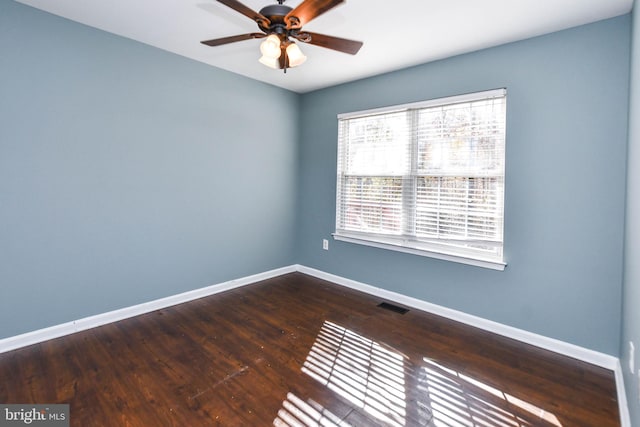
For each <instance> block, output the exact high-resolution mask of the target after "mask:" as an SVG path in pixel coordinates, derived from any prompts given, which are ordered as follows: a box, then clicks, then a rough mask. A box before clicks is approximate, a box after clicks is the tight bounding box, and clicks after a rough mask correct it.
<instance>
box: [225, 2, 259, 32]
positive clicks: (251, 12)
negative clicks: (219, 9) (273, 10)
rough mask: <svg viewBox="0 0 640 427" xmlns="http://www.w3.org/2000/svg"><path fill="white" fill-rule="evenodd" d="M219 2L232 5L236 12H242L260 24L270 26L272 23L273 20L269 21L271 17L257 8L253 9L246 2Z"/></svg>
mask: <svg viewBox="0 0 640 427" xmlns="http://www.w3.org/2000/svg"><path fill="white" fill-rule="evenodd" d="M218 2H220V3H222V4H223V5H225V6H228V7H230V8H231V9H233V10H235V11H236V12H240V13H241V14H243V15H244V16H247V17H249V18H250V19H252V20H254V21H256V22H257V23H258V24H259V25H262V26H265V27H268V26H269V24H270V23H271V21H269V19H268V18H267V17H266V16H264V15H262V14H261V13H259V12H256V11H255V10H253V9H251V8H250V7H248V6H245V5H244V4H242V3H240V2H239V1H237V0H218Z"/></svg>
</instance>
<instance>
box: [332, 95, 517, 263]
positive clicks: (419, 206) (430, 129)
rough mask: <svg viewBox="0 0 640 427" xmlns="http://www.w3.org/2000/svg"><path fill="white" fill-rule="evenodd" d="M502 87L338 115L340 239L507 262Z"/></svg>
mask: <svg viewBox="0 0 640 427" xmlns="http://www.w3.org/2000/svg"><path fill="white" fill-rule="evenodd" d="M505 122H506V90H505V89H498V90H492V91H486V92H480V93H474V94H469V95H461V96H455V97H449V98H442V99H436V100H431V101H426V102H420V103H414V104H408V105H402V106H396V107H388V108H381V109H376V110H369V111H364V112H357V113H348V114H341V115H339V116H338V127H339V129H338V179H337V203H336V232H335V234H334V238H335V239H337V240H343V241H349V242H353V243H361V244H366V245H371V246H376V247H382V248H386V249H394V250H399V251H403V252H410V253H415V254H418V255H425V256H432V257H436V258H441V259H448V260H452V261H458V262H464V263H468V264H473V265H479V266H483V267H489V268H495V269H499V270H502V269H504V266H505V263H504V260H503V251H502V246H503V216H504V159H505Z"/></svg>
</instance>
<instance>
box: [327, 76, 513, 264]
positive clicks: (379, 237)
mask: <svg viewBox="0 0 640 427" xmlns="http://www.w3.org/2000/svg"><path fill="white" fill-rule="evenodd" d="M506 96H507V90H506V88H499V89H492V90H488V91H482V92H473V93H468V94H463V95H455V96H449V97H444V98H437V99H431V100H427V101H420V102H414V103H408V104H402V105H395V106H389V107H382V108H375V109H369V110H363V111H356V112H350V113H341V114H338V116H337V118H338V126H342V123H341V122H342V121H344V120H349V119H356V118H363V117H366V116H374V115H380V114H389V115H391V114H394V113H400V112H410V111H417V110H420V109H425V108H431V107H442V106H446V105H452V104H460V103H467V102H473V101H483V100H490V99H495V98H504V103H505V111H504V147H503V152H502V154H503V156H504V157H503V159H502V170H501V174H500V175H499V178H501V183H502V188H501V191H500V196H501V197H502V199H501V201H500V206H499V209H501V211H500V212H499V213H500V222H499V226H500V227H501V230H500V235H501V237H502V239H501V241H500V242H499V244H500V246H501V247H502V251H501V256H500V257H498V256H495V257H494V256H483V255H482V254H479V251H474V250H473V249H467V248H464V247H463V246H461V245H460V246H455V247H454V246H447V244H446V242H444V243H443V242H436V241H428V242H427V241H424V242H421V241H417V240H411V241H409V240H407V239H403V238H402V236H391V235H385V234H377V233H371V232H363V231H354V230H345V229H341V228H340V225H341V224H340V218H341V217H340V215H341V214H340V209H341V208H342V207H341V205H340V200H341V194H340V189H341V185H344V184H343V175H341V172H343V171H341V170H340V162H341V161H342V159H341V156H343V153H342V152H341V149H343V148H344V147H343V146H342V144H343V142H342V141H340V134H339V136H338V153H337V156H338V158H337V160H338V165H337V175H336V177H337V182H336V221H335V232H334V233H332V235H333V238H334V239H335V240H338V241H344V242H349V243H355V244H360V245H365V246H371V247H376V248H381V249H387V250H393V251H398V252H403V253H409V254H414V255H419V256H426V257H430V258H436V259H442V260H447V261H453V262H458V263H463V264H468V265H474V266H478V267H484V268H489V269H493V270H499V271H502V270H504V269H505V267H506V265H507V263H506V261H505V257H504V219H505V216H504V199H505V188H506V183H505V178H506V177H505V175H506V173H505V163H506V132H507V131H506V115H507V111H506ZM415 128H416V126H415V123H414V124H413V125H412V128H411V131H413V130H414V129H415ZM411 144H412V145H413V144H414V142H411ZM416 155H417V148H416V147H412V148H411V156H414V157H415V156H416ZM411 169H412V170H411V172H410V174H409V176H410V178H411V179H412V180H416V179H419V178H420V176H421V175H420V174H419V173H417V172H416V171H415V170H413V169H414V167H413V161H412V168H411ZM376 176H382V174H381V175H376ZM436 176H437V175H436ZM444 176H446V174H442V175H440V177H444ZM455 176H456V177H461V178H467V179H468V178H470V177H471V175H469V174H467V175H462V174H458V175H455ZM403 191H404V184H403ZM406 207H407V203H403V204H402V209H403V211H404V209H405V208H406ZM414 209H417V208H415V207H414ZM415 212H416V210H413V211H411V215H414V213H415ZM402 216H403V217H406V215H405V214H403V215H402ZM415 221H416V220H415V219H413V223H414V226H415ZM425 240H426V239H425ZM409 242H410V246H405V245H406V244H409Z"/></svg>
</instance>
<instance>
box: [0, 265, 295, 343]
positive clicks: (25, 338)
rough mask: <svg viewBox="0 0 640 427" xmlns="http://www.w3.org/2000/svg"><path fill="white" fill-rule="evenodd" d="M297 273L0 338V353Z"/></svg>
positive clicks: (185, 294)
mask: <svg viewBox="0 0 640 427" xmlns="http://www.w3.org/2000/svg"><path fill="white" fill-rule="evenodd" d="M294 271H296V266H294V265H291V266H288V267H282V268H278V269H275V270H270V271H266V272H263V273H258V274H254V275H251V276H246V277H242V278H240V279H235V280H229V281H227V282H223V283H218V284H216V285H211V286H207V287H205V288H200V289H195V290H193V291H188V292H183V293H181V294H177V295H171V296H168V297H166V298H160V299H157V300H154V301H149V302H145V303H142V304H137V305H133V306H130V307H125V308H121V309H118V310H113V311H109V312H106V313H102V314H98V315H95V316H89V317H85V318H83V319H79V320H74V321H71V322H67V323H62V324H59V325H55V326H51V327H48V328H44V329H38V330H36V331H33V332H27V333H25V334H21V335H16V336H13V337H9V338H4V339H0V353H4V352H7V351H11V350H15V349H18V348H21V347H26V346H28V345H32V344H37V343H40V342H43V341H47V340H50V339H54V338H59V337H62V336H65V335H69V334H73V333H75V332H80V331H84V330H87V329H91V328H95V327H98V326H102V325H106V324H108V323H112V322H117V321H118V320H124V319H127V318H129V317H133V316H139V315H141V314H146V313H150V312H152V311H155V310H160V309H162V308H166V307H170V306H172V305H176V304H182V303H184V302H189V301H193V300H195V299H198V298H202V297H206V296H209V295H213V294H217V293H220V292H224V291H228V290H231V289H235V288H239V287H242V286H245V285H249V284H251V283H255V282H259V281H261V280H266V279H270V278H272V277H277V276H281V275H283V274H287V273H293V272H294Z"/></svg>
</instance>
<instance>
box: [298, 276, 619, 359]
mask: <svg viewBox="0 0 640 427" xmlns="http://www.w3.org/2000/svg"><path fill="white" fill-rule="evenodd" d="M297 271H299V272H301V273H304V274H308V275H310V276H314V277H317V278H319V279H324V280H327V281H329V282H333V283H337V284H339V285H342V286H345V287H348V288H352V289H355V290H358V291H362V292H365V293H368V294H371V295H375V296H379V297H381V298H384V299H388V300H391V301H395V302H397V303H400V304H403V305H406V306H408V307H413V308H417V309H418V310H422V311H427V312H429V313H433V314H437V315H439V316H442V317H446V318H448V319H451V320H455V321H458V322H461V323H464V324H467V325H470V326H474V327H476V328H480V329H484V330H486V331H489V332H494V333H496V334H499V335H503V336H506V337H508V338H513V339H516V340H518V341H522V342H525V343H527V344H532V345H535V346H536V347H541V348H544V349H546V350H551V351H554V352H556V353H560V354H564V355H566V356H570V357H573V358H575V359H579V360H583V361H585V362H588V363H591V364H593V365H597V366H601V367H603V368H607V369H609V370H612V371H613V370H614V369H615V367H616V364H617V363H618V358H617V357H614V356H610V355H608V354H605V353H600V352H597V351H594V350H589V349H586V348H584V347H580V346H577V345H574V344H569V343H566V342H564V341H560V340H556V339H554V338H549V337H545V336H543V335H538V334H535V333H533V332H528V331H525V330H522V329H518V328H514V327H512V326H507V325H503V324H502V323H498V322H494V321H491V320H487V319H483V318H482V317H478V316H474V315H471V314H467V313H464V312H462V311H457V310H453V309H450V308H447V307H443V306H440V305H437V304H433V303H430V302H426V301H423V300H420V299H417V298H412V297H409V296H406V295H402V294H399V293H396V292H392V291H388V290H386V289H381V288H377V287H375V286H371V285H367V284H365V283H361V282H356V281H355V280H351V279H346V278H344V277H341V276H336V275H335V274H329V273H325V272H324V271H320V270H316V269H313V268H309V267H305V266H303V265H298V266H297Z"/></svg>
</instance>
